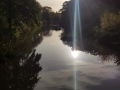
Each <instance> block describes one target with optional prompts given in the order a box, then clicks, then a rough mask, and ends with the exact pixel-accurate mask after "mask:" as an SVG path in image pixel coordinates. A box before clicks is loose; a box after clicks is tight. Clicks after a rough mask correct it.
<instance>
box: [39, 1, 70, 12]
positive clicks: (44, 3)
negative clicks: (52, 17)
mask: <svg viewBox="0 0 120 90" xmlns="http://www.w3.org/2000/svg"><path fill="white" fill-rule="evenodd" d="M37 1H38V2H39V3H40V4H41V5H42V6H49V7H51V8H52V10H53V11H59V10H60V9H61V8H62V5H63V3H64V2H65V1H69V0H37Z"/></svg>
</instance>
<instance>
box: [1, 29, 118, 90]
mask: <svg viewBox="0 0 120 90" xmlns="http://www.w3.org/2000/svg"><path fill="white" fill-rule="evenodd" d="M61 33H62V31H49V32H47V31H46V32H43V33H42V32H41V33H40V32H37V33H36V34H35V35H33V36H32V37H31V39H30V40H31V43H27V44H25V45H26V46H23V47H20V50H21V51H22V52H21V53H24V52H25V51H26V50H27V49H31V50H30V51H29V52H25V53H24V54H23V55H21V54H20V55H19V56H18V57H16V58H15V59H14V60H12V61H9V62H7V63H3V64H1V66H0V73H1V74H0V79H1V80H0V87H1V90H75V88H77V90H120V70H119V57H118V56H117V55H115V54H117V53H111V52H110V51H109V49H107V48H106V49H104V48H105V47H100V46H95V45H94V43H92V42H91V44H88V43H85V44H84V43H83V45H84V49H82V50H81V51H79V50H80V47H79V49H78V50H77V51H72V48H71V47H70V46H71V42H70V41H62V40H61V39H60V35H61ZM89 42H90V41H89ZM28 47H31V48H28ZM21 48H24V50H25V51H24V50H22V49H21ZM34 49H36V51H33V50H34ZM98 50H99V51H98ZM32 51H33V52H32ZM75 57H76V58H75ZM39 59H40V60H39ZM117 65H118V66H117Z"/></svg>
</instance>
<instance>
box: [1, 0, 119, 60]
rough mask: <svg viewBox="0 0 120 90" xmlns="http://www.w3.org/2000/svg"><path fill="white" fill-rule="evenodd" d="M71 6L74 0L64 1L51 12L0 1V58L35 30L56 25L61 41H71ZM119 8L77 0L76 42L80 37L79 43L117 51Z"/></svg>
mask: <svg viewBox="0 0 120 90" xmlns="http://www.w3.org/2000/svg"><path fill="white" fill-rule="evenodd" d="M74 4H75V0H70V1H65V2H64V3H63V5H62V8H61V9H60V10H59V12H54V11H52V8H51V7H48V6H44V7H43V6H42V5H41V4H40V3H38V2H37V1H36V0H0V59H1V60H5V59H6V56H9V55H12V53H13V52H14V51H15V48H16V47H17V46H16V44H17V45H18V46H19V44H21V43H23V42H24V41H26V40H27V39H26V38H29V34H30V35H31V34H33V33H35V32H37V30H38V31H39V30H40V31H43V30H44V29H43V30H42V27H46V28H47V27H48V26H52V27H56V26H60V27H61V28H63V33H62V34H61V40H67V41H72V40H73V39H72V38H73V36H72V35H73V34H72V33H73V29H72V27H73V20H74ZM119 5H120V1H119V0H116V1H115V0H79V10H80V11H79V12H80V14H81V15H80V16H79V17H80V18H81V28H82V30H81V32H82V33H81V32H80V28H78V27H77V30H76V31H77V40H78V41H80V39H81V38H80V37H81V36H80V35H81V34H82V37H83V40H86V39H90V40H93V41H95V42H98V43H100V44H104V45H106V46H108V47H110V48H113V49H115V50H118V49H120V48H119V45H120V30H119V29H120V6H119ZM76 23H77V24H78V21H76ZM60 27H56V28H55V29H56V30H59V29H60ZM24 36H25V37H24Z"/></svg>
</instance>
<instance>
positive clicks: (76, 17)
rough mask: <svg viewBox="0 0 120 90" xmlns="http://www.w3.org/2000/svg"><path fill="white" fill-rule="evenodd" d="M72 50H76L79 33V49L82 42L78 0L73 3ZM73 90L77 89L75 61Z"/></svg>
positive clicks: (75, 66)
mask: <svg viewBox="0 0 120 90" xmlns="http://www.w3.org/2000/svg"><path fill="white" fill-rule="evenodd" d="M73 19H74V20H73V49H74V50H76V49H77V48H76V46H77V44H76V43H77V42H76V39H77V35H78V34H77V32H80V42H81V45H80V46H81V48H83V41H82V28H81V16H80V2H79V0H75V2H74V18H73ZM74 90H78V88H77V65H76V60H75V63H74Z"/></svg>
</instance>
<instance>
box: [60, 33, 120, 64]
mask: <svg viewBox="0 0 120 90" xmlns="http://www.w3.org/2000/svg"><path fill="white" fill-rule="evenodd" d="M61 40H62V42H63V43H64V44H65V45H68V46H69V47H72V49H73V50H74V46H73V39H72V37H71V36H69V34H64V33H62V34H61ZM81 43H83V44H81ZM82 45H83V46H82ZM108 46H109V45H108ZM108 46H106V45H104V44H100V43H99V42H98V41H97V40H91V39H85V38H84V39H83V42H81V41H80V40H79V38H78V39H77V40H76V50H79V51H83V52H85V53H90V54H91V55H94V56H98V57H99V60H101V62H103V63H104V62H109V61H114V63H115V64H116V65H117V66H120V51H119V49H120V48H119V47H117V46H113V47H111V46H110V47H108Z"/></svg>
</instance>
